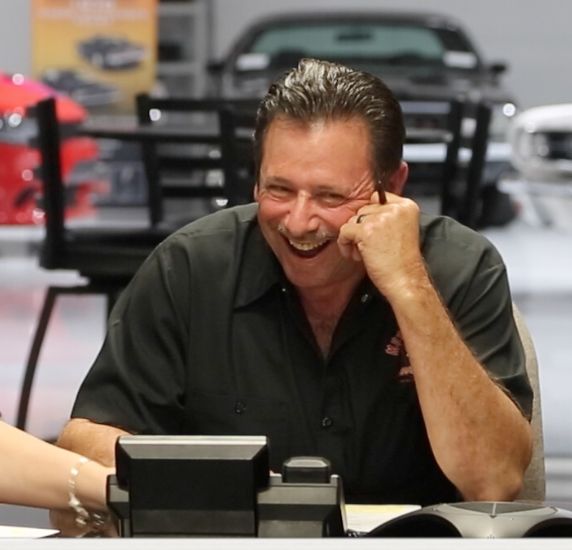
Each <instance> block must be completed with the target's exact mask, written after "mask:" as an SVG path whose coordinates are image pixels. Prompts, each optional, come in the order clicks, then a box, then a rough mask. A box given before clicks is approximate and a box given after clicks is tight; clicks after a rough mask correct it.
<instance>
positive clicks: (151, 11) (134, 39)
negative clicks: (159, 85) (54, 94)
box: [32, 0, 157, 112]
mask: <svg viewBox="0 0 572 550" xmlns="http://www.w3.org/2000/svg"><path fill="white" fill-rule="evenodd" d="M32 36H33V48H32V52H33V54H32V55H33V63H32V67H33V76H34V77H35V78H38V79H41V80H43V81H44V82H45V83H46V84H48V85H50V86H52V87H53V88H55V89H57V90H59V91H61V92H64V93H67V94H69V95H70V96H71V97H72V98H73V99H75V100H76V101H78V102H79V103H81V104H83V105H84V106H85V107H87V108H88V109H90V110H91V111H92V112H94V111H95V112H105V111H123V112H126V111H133V108H134V96H135V94H137V93H139V92H148V91H150V90H151V88H152V87H153V84H154V81H155V67H156V62H157V0H33V2H32Z"/></svg>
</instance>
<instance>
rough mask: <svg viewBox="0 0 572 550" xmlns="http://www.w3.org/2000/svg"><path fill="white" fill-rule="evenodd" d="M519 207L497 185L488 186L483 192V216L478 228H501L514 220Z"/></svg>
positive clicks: (481, 215) (480, 218)
mask: <svg viewBox="0 0 572 550" xmlns="http://www.w3.org/2000/svg"><path fill="white" fill-rule="evenodd" d="M518 210H519V209H518V205H517V204H516V203H515V202H514V200H513V199H512V197H511V196H510V195H509V194H508V193H504V192H503V191H500V190H499V189H498V187H497V186H496V185H487V186H486V187H484V188H483V190H482V192H481V214H480V217H479V220H478V222H477V225H478V227H480V228H483V227H491V226H495V227H501V226H503V225H506V224H508V223H510V222H511V221H512V220H514V219H515V218H516V216H517V214H518Z"/></svg>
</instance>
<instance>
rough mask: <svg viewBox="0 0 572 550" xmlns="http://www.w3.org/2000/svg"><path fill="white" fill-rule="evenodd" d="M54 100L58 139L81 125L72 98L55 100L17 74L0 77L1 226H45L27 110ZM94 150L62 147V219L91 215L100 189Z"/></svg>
mask: <svg viewBox="0 0 572 550" xmlns="http://www.w3.org/2000/svg"><path fill="white" fill-rule="evenodd" d="M51 95H56V96H57V104H56V105H57V114H58V119H59V120H60V122H61V124H62V134H65V131H66V127H67V126H73V125H77V124H79V123H81V122H82V121H83V120H85V118H86V116H87V114H86V111H85V110H84V109H83V107H81V105H79V104H78V103H76V102H75V101H73V100H72V99H70V98H68V97H66V96H63V95H57V94H56V92H55V91H54V90H52V89H51V88H49V87H47V86H45V85H44V84H42V83H41V82H37V81H34V80H29V79H26V78H25V77H24V76H22V75H21V74H14V75H7V74H2V73H0V224H37V223H42V222H43V219H44V218H43V211H42V209H41V206H40V202H41V181H40V180H39V174H38V167H39V163H40V158H39V153H38V151H37V150H36V149H35V148H34V147H33V145H32V143H31V141H32V140H33V138H34V137H35V136H36V133H37V131H36V123H35V120H34V118H33V115H32V114H31V112H30V108H31V107H33V105H35V104H36V103H37V102H38V101H39V100H40V99H43V98H45V97H48V96H51ZM97 157H98V147H97V144H96V142H95V141H94V140H93V139H90V138H86V137H73V138H69V139H66V140H65V141H64V143H63V145H62V171H63V174H64V177H65V178H66V181H67V183H68V190H69V192H68V194H67V207H66V215H68V216H80V215H86V214H89V213H92V211H93V208H92V204H91V195H92V194H93V193H94V192H96V191H97V192H101V191H102V190H103V189H104V185H105V184H104V182H102V181H100V180H98V179H97V178H94V175H93V171H92V168H93V165H94V162H95V161H96V159H97Z"/></svg>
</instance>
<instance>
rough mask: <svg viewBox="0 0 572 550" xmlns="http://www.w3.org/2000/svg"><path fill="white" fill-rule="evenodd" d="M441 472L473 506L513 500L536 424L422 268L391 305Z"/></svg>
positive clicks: (396, 294) (525, 464)
mask: <svg viewBox="0 0 572 550" xmlns="http://www.w3.org/2000/svg"><path fill="white" fill-rule="evenodd" d="M390 302H391V304H392V307H393V309H394V312H395V315H396V319H397V322H398V325H399V327H400V330H401V333H402V336H403V340H404V342H405V347H406V349H407V352H408V356H409V360H410V362H411V366H412V368H413V373H414V377H415V381H416V387H417V392H418V396H419V402H420V405H421V410H422V413H423V418H424V421H425V424H426V427H427V433H428V436H429V440H430V443H431V447H432V449H433V453H434V454H435V457H436V460H437V462H438V463H439V465H440V467H441V469H442V470H443V472H444V473H445V475H447V477H449V479H450V480H451V481H452V482H453V483H454V484H455V486H456V487H457V488H458V489H459V490H460V491H461V493H462V494H463V496H464V497H465V498H466V499H470V500H482V499H488V500H509V499H511V498H514V496H515V495H516V493H517V492H518V490H519V488H520V484H521V482H522V475H523V472H524V470H525V469H526V466H527V465H528V462H529V460H530V452H531V435H530V426H529V424H528V422H527V421H526V419H525V418H524V417H523V415H522V414H521V412H520V411H519V410H518V408H517V406H516V405H515V404H514V403H513V402H512V401H511V400H510V398H509V397H508V396H507V395H505V393H504V392H503V391H502V389H501V388H499V387H498V386H497V384H496V383H495V382H494V381H493V380H491V378H490V377H489V375H488V373H487V372H486V371H485V369H484V368H483V367H482V366H481V365H480V364H479V362H478V361H477V360H476V358H475V357H474V355H473V354H472V352H471V351H470V349H469V348H468V347H467V345H466V344H465V343H464V342H463V340H462V338H461V337H460V335H459V333H458V332H457V330H456V328H455V326H454V325H453V323H452V321H451V320H450V318H449V315H448V313H447V311H446V308H445V307H444V306H443V304H442V303H441V300H440V298H439V296H438V294H437V292H436V291H435V289H434V288H433V286H432V284H431V281H430V280H429V277H428V276H427V274H426V273H425V270H424V267H422V266H420V267H419V270H418V272H417V273H415V274H414V276H413V277H412V279H411V280H409V281H406V282H405V284H404V285H403V287H402V288H400V289H399V292H396V293H394V294H393V297H392V298H391V299H390Z"/></svg>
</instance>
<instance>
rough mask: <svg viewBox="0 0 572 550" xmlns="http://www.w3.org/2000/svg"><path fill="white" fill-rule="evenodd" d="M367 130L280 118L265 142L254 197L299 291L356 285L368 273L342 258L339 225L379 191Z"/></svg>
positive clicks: (354, 123)
mask: <svg viewBox="0 0 572 550" xmlns="http://www.w3.org/2000/svg"><path fill="white" fill-rule="evenodd" d="M369 139H370V137H369V132H368V129H367V127H366V125H365V123H364V122H363V121H362V120H360V119H351V120H338V121H318V122H315V123H311V124H302V123H300V122H298V121H293V120H291V119H284V118H282V119H280V118H279V119H275V120H274V121H273V122H272V123H271V124H270V126H269V128H268V130H267V133H266V136H265V138H264V143H263V156H262V163H261V166H260V175H259V181H258V184H257V186H256V189H255V198H256V200H257V202H258V204H259V212H258V221H259V224H260V228H261V230H262V233H263V235H264V237H265V238H266V240H267V242H268V244H269V245H270V247H271V248H272V250H273V251H274V254H275V255H276V257H277V258H278V260H279V261H280V264H281V265H282V268H283V269H284V272H285V274H286V276H287V277H288V279H289V280H290V281H291V282H292V284H293V285H295V286H296V287H298V288H300V289H311V288H318V287H319V288H322V289H324V288H327V287H329V286H332V285H334V288H335V285H340V284H341V285H343V284H344V283H347V284H354V283H355V282H356V281H357V280H359V279H360V278H361V277H362V275H363V268H362V267H361V265H360V264H356V263H355V262H353V261H351V260H347V259H345V258H343V257H342V255H341V254H340V251H339V248H338V245H337V242H336V239H337V237H338V232H339V229H340V227H341V226H342V225H343V224H344V223H346V222H347V221H348V219H349V218H350V217H351V216H353V215H355V213H356V211H357V210H358V209H359V208H360V207H362V206H364V205H365V204H367V203H368V202H369V200H370V197H371V194H372V193H373V191H374V181H373V175H372V170H371V156H370V141H369Z"/></svg>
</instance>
